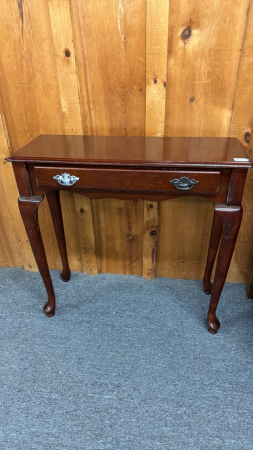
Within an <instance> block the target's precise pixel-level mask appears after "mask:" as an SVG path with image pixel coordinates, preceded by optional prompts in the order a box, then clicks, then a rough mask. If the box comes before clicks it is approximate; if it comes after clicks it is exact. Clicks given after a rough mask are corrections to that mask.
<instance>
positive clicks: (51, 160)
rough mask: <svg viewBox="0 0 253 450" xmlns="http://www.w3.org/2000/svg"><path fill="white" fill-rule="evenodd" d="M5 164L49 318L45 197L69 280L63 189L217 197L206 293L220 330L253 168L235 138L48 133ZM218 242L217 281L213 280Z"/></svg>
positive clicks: (211, 322) (211, 323) (96, 194)
mask: <svg viewBox="0 0 253 450" xmlns="http://www.w3.org/2000/svg"><path fill="white" fill-rule="evenodd" d="M7 161H11V162H12V164H13V169H14V173H15V177H16V181H17V186H18V189H19V193H20V197H19V199H18V203H19V208H20V213H21V216H22V218H23V221H24V225H25V228H26V231H27V235H28V238H29V241H30V244H31V247H32V250H33V253H34V256H35V260H36V262H37V265H38V268H39V271H40V274H41V276H42V279H43V282H44V284H45V288H46V290H47V294H48V301H47V303H46V304H45V306H44V311H45V313H46V315H47V316H48V317H51V316H53V315H54V312H55V295H54V289H53V285H52V280H51V276H50V272H49V269H48V264H47V259H46V254H45V250H44V245H43V241H42V238H41V233H40V229H39V223H38V207H39V205H40V203H41V202H42V200H43V198H44V196H45V195H46V196H47V199H48V203H49V207H50V211H51V215H52V219H53V224H54V228H55V233H56V237H57V242H58V245H59V250H60V255H61V259H62V264H63V271H62V273H61V277H62V279H63V280H64V281H68V280H69V278H70V269H69V265H68V259H67V251H66V243H65V236H64V228H63V221H62V213H61V206H60V198H59V190H67V191H72V192H75V193H78V194H82V195H85V196H88V197H91V198H103V197H110V198H118V199H124V200H127V199H129V200H130V199H146V200H151V201H162V200H167V199H171V198H175V197H181V196H190V195H191V196H192V195H195V196H202V197H205V198H208V199H209V200H210V201H212V202H213V204H214V218H213V224H212V230H211V237H210V244H209V250H208V255H207V262H206V268H205V273H204V292H205V293H206V294H211V300H210V305H209V310H208V317H207V324H208V330H209V332H210V333H213V334H214V333H216V332H217V331H218V329H219V327H220V323H219V321H218V319H217V317H216V308H217V305H218V302H219V298H220V295H221V291H222V288H223V285H224V283H225V279H226V275H227V272H228V268H229V265H230V261H231V258H232V254H233V250H234V246H235V242H236V238H237V235H238V231H239V228H240V224H241V219H242V206H241V200H242V195H243V190H244V184H245V180H246V175H247V171H248V169H249V168H251V167H252V165H251V163H250V161H249V159H248V158H247V156H246V154H245V152H244V150H243V148H242V147H241V145H240V143H239V142H238V141H237V140H236V139H234V138H159V137H147V138H145V137H105V136H56V135H42V136H39V137H37V138H36V139H34V140H33V141H31V142H30V143H29V144H27V145H25V146H24V147H23V148H21V149H20V150H18V151H17V152H16V153H14V154H13V155H12V156H11V157H9V158H8V159H7ZM221 236H222V238H221ZM220 240H221V243H220ZM219 244H220V250H219V256H218V261H217V266H216V271H215V277H214V282H213V285H212V284H211V282H210V278H211V273H212V269H213V265H214V261H215V257H216V253H217V251H218V247H219Z"/></svg>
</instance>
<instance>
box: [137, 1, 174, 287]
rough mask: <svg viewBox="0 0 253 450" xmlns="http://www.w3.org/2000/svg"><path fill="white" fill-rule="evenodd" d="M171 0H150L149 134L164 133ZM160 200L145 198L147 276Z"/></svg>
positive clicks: (151, 271)
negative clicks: (147, 199) (154, 200)
mask: <svg viewBox="0 0 253 450" xmlns="http://www.w3.org/2000/svg"><path fill="white" fill-rule="evenodd" d="M168 17H169V0H163V1H160V0H153V1H151V0H147V2H146V115H145V135H146V136H163V135H164V121H165V98H166V80H167V45H168ZM157 231H158V203H156V202H148V201H144V229H143V277H144V278H150V279H152V278H154V277H155V267H156V244H157Z"/></svg>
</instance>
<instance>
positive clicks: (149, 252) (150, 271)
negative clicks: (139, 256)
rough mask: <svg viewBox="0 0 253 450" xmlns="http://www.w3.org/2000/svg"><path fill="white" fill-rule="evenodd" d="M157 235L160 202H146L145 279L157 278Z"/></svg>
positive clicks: (144, 233)
mask: <svg viewBox="0 0 253 450" xmlns="http://www.w3.org/2000/svg"><path fill="white" fill-rule="evenodd" d="M157 233H158V202H148V201H144V223H143V278H149V279H154V278H155V274H156V247H157Z"/></svg>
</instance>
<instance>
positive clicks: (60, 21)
mask: <svg viewBox="0 0 253 450" xmlns="http://www.w3.org/2000/svg"><path fill="white" fill-rule="evenodd" d="M48 5H49V12H50V20H51V28H52V35H53V43H54V53H55V62H56V70H57V78H58V85H59V91H60V100H61V107H62V112H63V123H64V129H65V134H75V135H76V134H81V135H82V134H83V123H82V110H81V104H80V92H79V81H78V76H77V69H76V57H75V49H74V44H73V30H72V22H71V13H70V4H69V1H67V0H66V1H64V2H62V1H61V0H48ZM61 198H62V202H64V199H68V200H66V201H68V203H70V202H72V206H71V210H72V212H73V214H75V219H76V220H75V226H76V227H77V233H74V234H73V230H72V229H71V228H70V227H71V225H72V220H71V221H69V219H68V216H67V217H66V218H65V233H66V240H67V242H69V241H71V240H73V239H74V236H75V237H76V238H77V242H76V245H74V246H73V245H72V246H71V247H70V248H69V251H71V250H73V249H76V251H77V254H76V255H75V257H74V255H71V254H70V259H71V260H74V261H79V260H80V258H81V259H82V264H83V271H84V273H93V274H96V273H97V263H96V255H95V245H94V232H93V227H91V226H90V225H92V211H91V202H90V200H89V199H88V198H87V199H84V198H83V197H80V196H78V195H77V194H74V195H72V196H71V195H68V196H67V197H66V196H64V195H63V196H62V197H61ZM82 208H84V210H85V214H80V209H82ZM88 217H89V220H88ZM89 239H90V240H89ZM84 249H86V252H85V251H84ZM87 249H88V250H87ZM92 252H93V254H92ZM88 264H91V266H90V267H89V268H88ZM77 267H79V263H78V265H77V266H76V264H75V269H73V267H72V269H73V270H77Z"/></svg>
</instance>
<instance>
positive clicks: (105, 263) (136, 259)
mask: <svg viewBox="0 0 253 450" xmlns="http://www.w3.org/2000/svg"><path fill="white" fill-rule="evenodd" d="M93 207H94V217H95V220H96V222H97V226H96V243H97V252H98V270H99V272H105V273H122V274H126V275H141V274H142V270H143V269H142V255H143V249H142V230H143V201H142V200H139V201H124V200H113V199H101V200H97V201H96V202H94V203H93Z"/></svg>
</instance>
